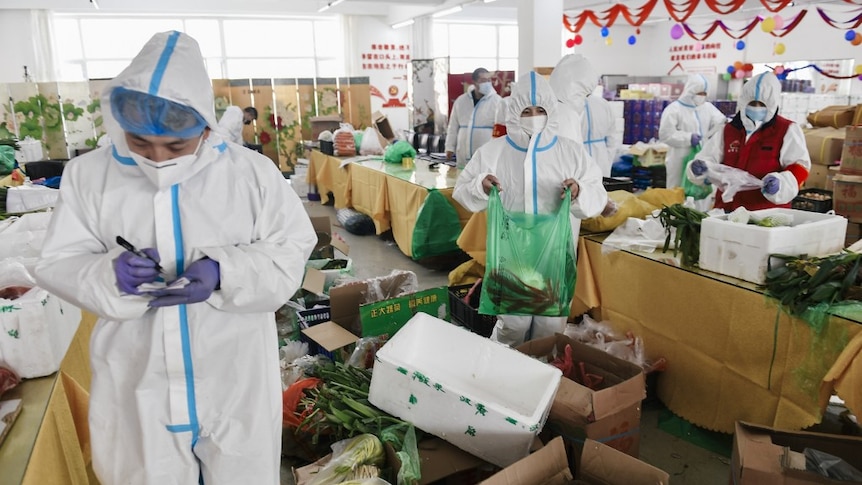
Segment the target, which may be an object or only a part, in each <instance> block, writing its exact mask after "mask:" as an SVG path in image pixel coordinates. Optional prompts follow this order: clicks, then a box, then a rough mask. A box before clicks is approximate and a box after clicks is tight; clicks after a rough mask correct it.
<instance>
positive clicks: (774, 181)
mask: <svg viewBox="0 0 862 485" xmlns="http://www.w3.org/2000/svg"><path fill="white" fill-rule="evenodd" d="M780 185H781V182H779V180H778V177H776V176H775V175H767V176H766V177H763V187H762V188H761V189H760V191H761V192H763V193H764V194H766V195H775V193H776V192H778V188H779V187H780Z"/></svg>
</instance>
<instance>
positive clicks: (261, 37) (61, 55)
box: [54, 14, 346, 81]
mask: <svg viewBox="0 0 862 485" xmlns="http://www.w3.org/2000/svg"><path fill="white" fill-rule="evenodd" d="M167 30H180V31H183V32H186V33H188V34H189V35H191V36H192V37H194V38H195V40H197V41H198V43H199V44H200V48H201V54H202V55H203V57H204V62H205V63H206V67H207V71H208V72H209V75H210V77H211V78H213V79H230V78H234V79H238V78H270V77H288V78H289V77H337V76H344V75H346V72H345V70H344V65H345V62H344V59H343V50H342V49H341V48H340V46H342V45H343V43H342V41H341V39H342V36H343V34H342V32H341V27H340V23H339V22H338V21H337V20H335V19H329V18H276V19H273V18H241V19H235V18H230V19H229V18H212V17H187V18H176V17H171V18H167V17H147V16H140V17H119V16H80V15H62V14H58V15H56V16H55V18H54V33H55V43H56V45H55V52H56V54H57V56H56V57H57V59H58V62H59V76H60V80H61V81H80V80H86V79H98V78H111V77H114V76H116V75H117V74H119V73H120V71H121V70H122V69H123V68H125V67H126V66H127V65H128V64H129V62H130V61H131V60H132V58H133V57H134V56H135V55H136V54H137V53H138V51H139V50H140V48H141V47H142V46H143V45H144V43H145V42H146V41H147V40H148V39H149V38H150V37H151V36H152V35H153V34H154V33H156V32H163V31H167Z"/></svg>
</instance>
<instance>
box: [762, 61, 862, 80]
mask: <svg viewBox="0 0 862 485" xmlns="http://www.w3.org/2000/svg"><path fill="white" fill-rule="evenodd" d="M772 69H773V70H775V68H772ZM802 69H814V70H815V71H817V72H819V73H820V74H821V75H823V76H826V77H828V78H829V79H853V78H858V77H860V76H859V74H851V75H849V76H837V75H835V74H831V73H828V72H826V71H824V70H823V69H821V68H820V67H819V66H817V65H816V64H808V65H807V66H802V67H797V68H795V69H787V68H784V70H783V72H782V73H781V75H780V76H779V77H785V78H786V77H787V75H788V74H790V73H791V72H793V71H801V70H802Z"/></svg>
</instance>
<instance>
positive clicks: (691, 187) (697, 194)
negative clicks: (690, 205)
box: [682, 144, 712, 200]
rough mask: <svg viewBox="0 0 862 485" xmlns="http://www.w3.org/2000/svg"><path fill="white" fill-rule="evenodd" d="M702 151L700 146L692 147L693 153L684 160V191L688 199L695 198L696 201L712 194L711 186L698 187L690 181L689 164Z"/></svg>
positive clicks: (689, 153)
mask: <svg viewBox="0 0 862 485" xmlns="http://www.w3.org/2000/svg"><path fill="white" fill-rule="evenodd" d="M700 149H701V146H700V145H699V144H698V145H697V146H693V147H691V151H690V152H688V155H686V157H685V158H683V159H682V189H683V190H684V191H685V196H686V197H694V198H695V200H701V199H705V198H707V197H709V194H711V193H712V186H711V185H697V184H696V183H694V182H692V181H691V180H689V179H688V175H687V174H688V164H689V163H691V162H692V161H693V160H694V159H695V158H697V154H698V153H699V152H700Z"/></svg>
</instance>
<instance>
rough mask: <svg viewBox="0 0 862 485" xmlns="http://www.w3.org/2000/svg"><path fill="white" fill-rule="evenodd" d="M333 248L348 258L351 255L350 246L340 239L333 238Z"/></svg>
mask: <svg viewBox="0 0 862 485" xmlns="http://www.w3.org/2000/svg"><path fill="white" fill-rule="evenodd" d="M332 247H334V248H335V249H337V250H339V251H341V254H343V255H345V256H347V255H349V254H350V245H349V244H347V243H346V242H344V241H342V240H341V239H340V238H337V237H333V238H332Z"/></svg>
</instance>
